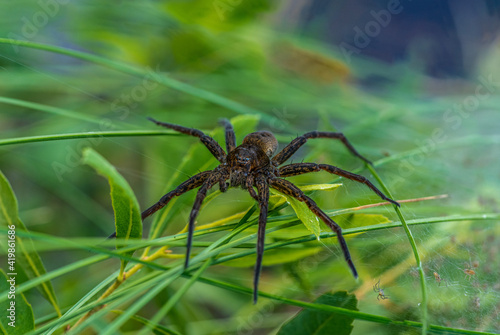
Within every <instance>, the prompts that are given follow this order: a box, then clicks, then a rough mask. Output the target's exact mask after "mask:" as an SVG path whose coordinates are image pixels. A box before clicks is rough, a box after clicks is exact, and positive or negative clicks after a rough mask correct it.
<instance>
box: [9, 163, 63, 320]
mask: <svg viewBox="0 0 500 335" xmlns="http://www.w3.org/2000/svg"><path fill="white" fill-rule="evenodd" d="M0 226H4V227H7V229H9V231H13V234H8V235H7V236H15V239H12V240H11V239H9V238H7V239H6V240H2V242H1V245H2V247H3V248H4V249H5V250H6V251H7V252H10V251H12V250H9V249H15V250H14V252H12V253H13V254H14V255H15V258H13V259H14V263H12V265H11V264H7V266H8V271H7V272H8V273H16V272H17V270H16V266H17V265H19V266H20V267H21V268H22V269H23V271H24V272H25V273H26V276H27V277H28V279H34V278H37V277H40V276H41V275H44V274H45V273H46V272H47V271H46V270H45V267H44V265H43V263H42V259H41V258H40V256H39V255H38V253H37V252H36V248H35V246H34V245H33V241H32V240H31V239H30V238H28V237H22V238H21V237H20V236H18V235H16V234H15V232H16V231H26V232H27V231H28V229H27V228H26V226H25V225H24V223H23V222H22V221H21V220H20V219H19V215H18V207H17V199H16V196H15V195H14V191H13V190H12V187H11V186H10V184H9V182H8V181H7V179H6V178H5V176H4V175H3V173H2V172H1V171H0ZM5 241H8V242H5ZM12 241H13V242H12ZM7 260H9V257H8V259H7ZM10 266H12V268H10ZM37 288H38V290H39V291H40V293H41V294H42V295H43V297H44V298H45V299H47V301H49V302H50V303H51V304H52V306H54V309H55V311H56V312H57V314H58V315H59V316H61V310H60V308H59V305H58V302H57V297H56V294H55V292H54V288H53V287H52V284H51V282H50V281H47V282H44V283H42V284H40V286H38V287H37Z"/></svg>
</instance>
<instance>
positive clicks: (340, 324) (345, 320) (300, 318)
mask: <svg viewBox="0 0 500 335" xmlns="http://www.w3.org/2000/svg"><path fill="white" fill-rule="evenodd" d="M315 303H317V304H322V305H329V306H336V307H342V308H346V309H351V310H354V311H357V310H358V309H357V307H356V306H357V303H358V300H357V299H356V296H355V295H354V294H348V293H347V292H345V291H339V292H335V293H326V294H324V295H322V296H321V297H319V298H318V299H316V301H315ZM353 321H354V319H353V318H352V317H349V316H345V315H339V314H334V313H328V312H322V311H318V310H308V309H304V310H302V311H300V312H299V313H297V314H296V315H295V316H294V317H293V318H292V319H291V320H289V321H287V322H286V323H285V324H284V325H283V326H282V327H281V328H280V330H279V332H278V335H302V334H315V335H331V334H335V335H348V334H350V333H351V332H352V328H353V326H352V322H353Z"/></svg>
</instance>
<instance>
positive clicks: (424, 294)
mask: <svg viewBox="0 0 500 335" xmlns="http://www.w3.org/2000/svg"><path fill="white" fill-rule="evenodd" d="M367 166H368V169H369V170H370V172H371V173H372V174H373V176H374V177H375V179H377V181H378V182H379V184H380V186H381V187H382V190H383V191H384V192H385V194H386V195H387V196H388V197H390V198H393V197H392V195H391V192H389V189H388V188H387V187H386V186H385V184H384V182H383V181H382V179H381V178H380V176H379V175H378V173H377V171H375V169H374V168H373V166H371V165H370V164H367ZM394 209H395V210H396V213H397V215H398V217H399V219H400V220H401V225H402V226H403V228H404V230H405V232H406V236H407V237H408V241H409V242H410V245H411V249H412V251H413V255H414V256H415V262H416V265H417V270H418V273H419V274H420V289H421V295H422V302H421V305H420V309H421V311H422V325H423V326H422V335H426V334H427V329H428V310H427V284H426V282H425V273H424V269H423V266H422V261H421V260H420V254H419V253H418V248H417V243H416V242H415V238H414V237H413V234H412V233H411V230H410V228H409V227H408V224H407V223H406V220H405V218H404V217H403V213H401V210H400V208H399V207H397V206H395V205H394Z"/></svg>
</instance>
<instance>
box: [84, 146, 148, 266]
mask: <svg viewBox="0 0 500 335" xmlns="http://www.w3.org/2000/svg"><path fill="white" fill-rule="evenodd" d="M83 162H84V163H85V164H88V165H90V166H92V167H93V168H94V169H95V170H96V171H97V172H98V173H99V174H100V175H102V176H103V177H105V178H106V179H108V182H109V186H110V188H111V202H112V205H113V210H114V212H115V229H116V237H117V238H123V239H125V240H128V239H130V238H140V237H141V236H142V220H141V213H140V211H139V203H138V202H137V199H136V197H135V195H134V192H133V191H132V188H131V187H130V185H129V184H128V183H127V181H126V180H125V178H123V177H122V176H121V175H120V174H119V173H118V171H116V169H115V168H114V166H112V165H111V164H110V163H109V162H108V161H106V159H104V158H103V157H102V156H101V155H99V154H98V153H97V152H96V151H94V150H93V149H91V148H85V149H83ZM128 254H129V255H132V254H133V252H130V253H128ZM126 263H127V262H126V261H122V268H123V267H124V266H125V264H126Z"/></svg>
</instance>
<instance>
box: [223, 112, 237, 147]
mask: <svg viewBox="0 0 500 335" xmlns="http://www.w3.org/2000/svg"><path fill="white" fill-rule="evenodd" d="M219 123H220V124H221V125H223V126H224V127H225V128H226V151H227V153H230V152H231V151H233V149H234V148H236V135H235V134H234V129H233V125H232V124H231V122H229V120H228V119H221V120H220V121H219Z"/></svg>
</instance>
